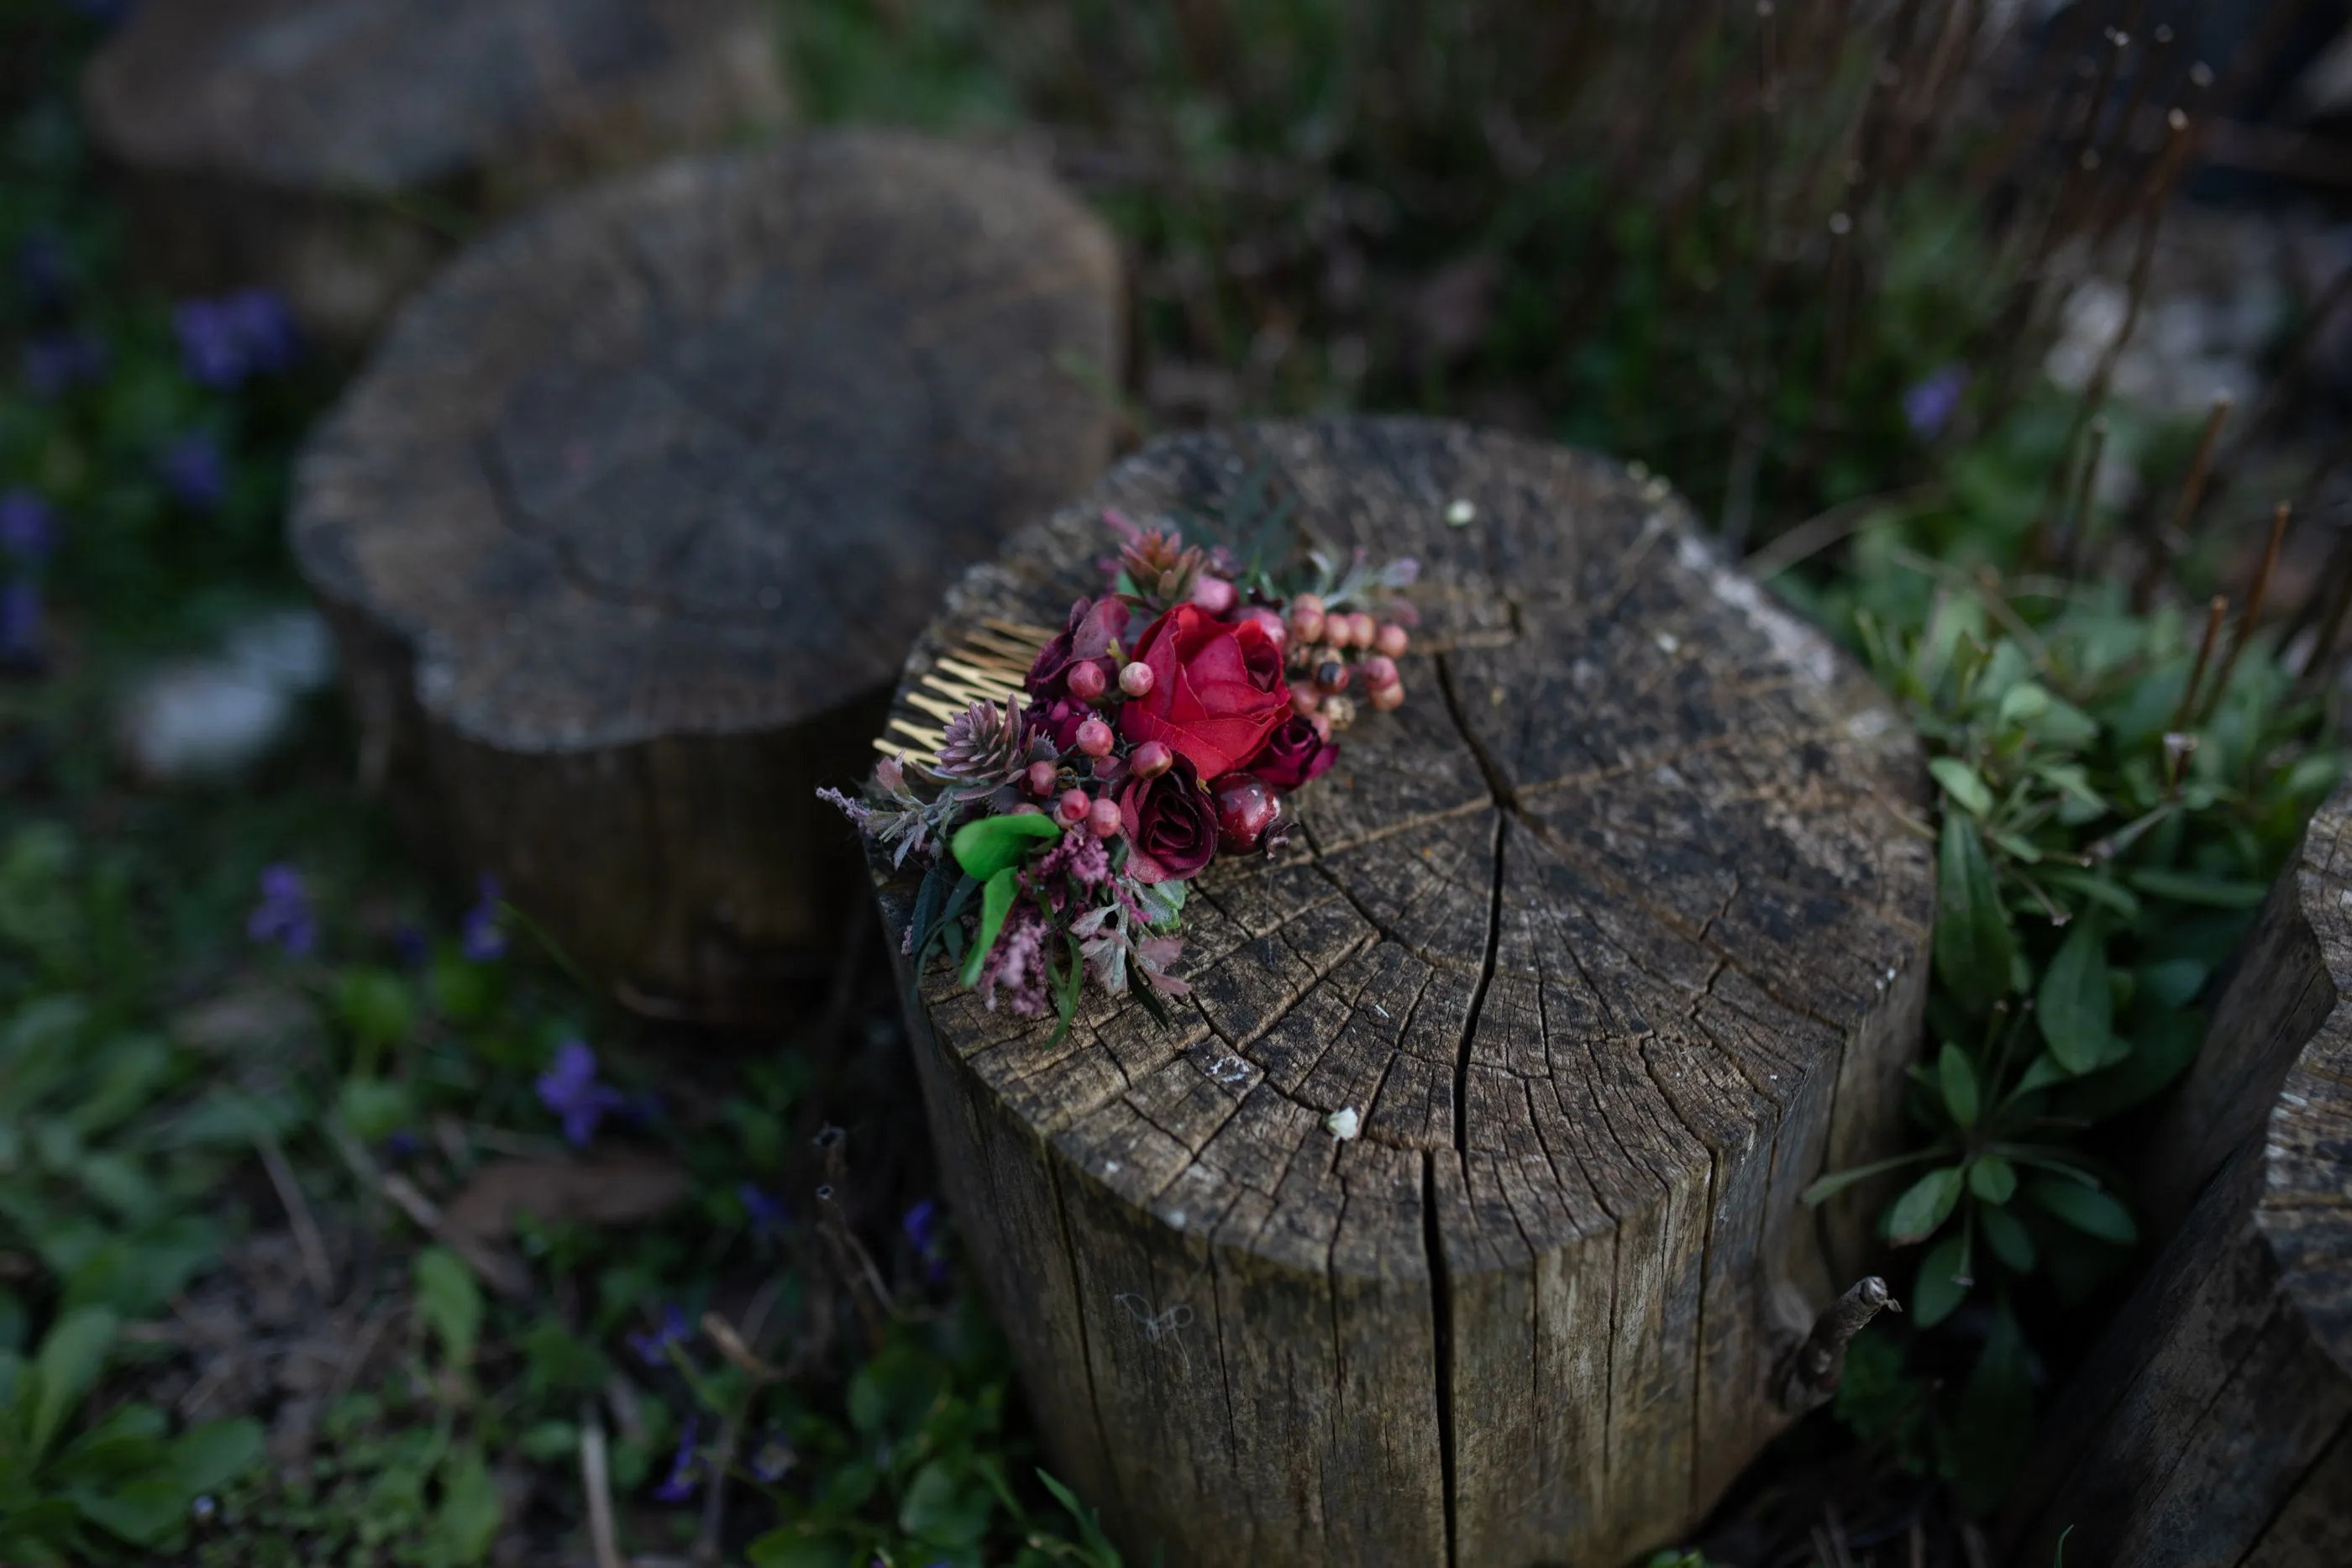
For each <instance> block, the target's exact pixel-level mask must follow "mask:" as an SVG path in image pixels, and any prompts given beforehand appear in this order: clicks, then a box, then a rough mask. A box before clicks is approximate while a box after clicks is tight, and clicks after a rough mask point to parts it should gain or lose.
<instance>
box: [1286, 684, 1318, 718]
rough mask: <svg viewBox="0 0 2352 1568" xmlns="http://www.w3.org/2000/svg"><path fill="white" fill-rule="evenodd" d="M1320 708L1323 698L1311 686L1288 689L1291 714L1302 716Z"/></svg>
mask: <svg viewBox="0 0 2352 1568" xmlns="http://www.w3.org/2000/svg"><path fill="white" fill-rule="evenodd" d="M1320 706H1323V698H1322V696H1321V695H1320V694H1319V693H1318V692H1317V691H1316V690H1315V688H1314V687H1313V686H1293V687H1291V688H1290V711H1291V712H1293V713H1295V714H1299V715H1302V716H1304V715H1307V714H1311V713H1313V712H1314V711H1315V710H1316V709H1317V708H1318V707H1320Z"/></svg>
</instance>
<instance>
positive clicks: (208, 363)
mask: <svg viewBox="0 0 2352 1568" xmlns="http://www.w3.org/2000/svg"><path fill="white" fill-rule="evenodd" d="M172 329H173V332H174V333H176V334H177V335H178V337H179V340H180V361H181V363H182V364H183V365H184V366H185V367H186V369H187V372H188V374H189V376H190V377H192V378H193V379H194V380H195V381H197V382H202V383H203V384H204V385H205V386H208V387H216V388H218V389H220V390H222V391H224V392H226V391H228V390H230V389H232V388H235V387H236V386H238V385H239V384H241V383H242V382H244V381H245V379H246V378H247V377H248V376H254V375H264V374H268V373H269V372H271V371H282V370H284V369H285V368H286V367H287V366H288V365H289V364H291V363H293V361H294V356H295V354H296V352H297V350H298V348H299V343H298V340H297V339H296V336H295V331H294V319H293V318H292V317H291V316H289V315H288V314H287V312H286V307H285V306H284V305H283V304H281V303H280V302H279V300H278V296H276V295H275V294H272V293H270V292H269V291H268V289H264V288H247V289H241V290H239V291H238V292H236V293H235V294H226V295H223V296H222V297H221V298H218V299H186V300H183V301H181V303H180V304H179V305H178V306H177V307H176V308H174V309H173V312H172Z"/></svg>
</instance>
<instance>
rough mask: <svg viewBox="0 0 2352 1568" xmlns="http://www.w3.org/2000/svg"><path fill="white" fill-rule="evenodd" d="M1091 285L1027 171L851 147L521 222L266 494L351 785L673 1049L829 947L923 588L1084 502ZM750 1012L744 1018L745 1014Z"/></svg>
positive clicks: (359, 387) (1100, 355)
mask: <svg viewBox="0 0 2352 1568" xmlns="http://www.w3.org/2000/svg"><path fill="white" fill-rule="evenodd" d="M1117 345H1118V262H1117V256H1116V252H1115V248H1114V246H1113V244H1112V242H1111V240H1110V238H1109V236H1108V234H1107V233H1106V232H1105V231H1104V229H1103V228H1102V227H1101V225H1099V224H1097V222H1096V221H1095V219H1094V218H1093V217H1092V216H1091V215H1090V214H1087V211H1086V210H1085V209H1084V208H1083V207H1081V206H1080V205H1078V204H1076V202H1075V201H1073V200H1072V199H1070V198H1069V197H1068V196H1066V194H1065V193H1062V191H1061V190H1060V189H1059V188H1058V187H1056V186H1055V185H1054V184H1052V183H1049V182H1048V181H1046V180H1045V179H1044V178H1043V177H1041V176H1039V175H1036V174H1034V173H1032V172H1028V171H1026V170H1024V169H1022V168H1019V167H1015V166H1012V165H1009V164H1007V163H1004V162H999V161H997V160H994V159H992V158H989V157H985V156H982V155H981V154H978V153H974V152H967V151H963V150H959V149H955V148H950V147H947V146H943V145H940V144H937V143H933V142H929V141H921V140H919V139H915V138H911V137H902V136H896V135H885V134H875V133H847V134H842V135H837V136H824V137H817V138H812V139H810V140H809V141H806V142H803V143H801V144H799V145H795V146H793V147H790V148H786V149H781V150H775V151H771V152H761V153H758V154H751V155H743V156H737V157H730V158H723V159H716V160H708V161H698V162H683V163H679V164H675V165H672V166H669V167H667V168H665V169H663V170H660V171H657V172H652V173H650V174H647V175H644V176H639V177H635V178H632V179H630V180H627V181H625V182H623V183H618V184H615V185H613V186H611V187H608V188H605V189H603V190H600V191H598V192H596V193H592V194H589V195H585V196H583V197H581V198H579V199H576V200H574V201H571V202H568V203H565V204H562V205H559V206H556V207H553V208H551V209H549V210H546V211H544V212H541V213H539V214H534V215H532V216H531V217H530V218H527V219H525V220H522V221H520V222H519V223H517V224H516V225H512V226H510V227H509V229H507V230H506V231H504V232H503V233H501V234H500V235H498V236H496V237H495V238H493V239H491V240H490V241H488V242H487V243H485V244H484V245H483V246H479V247H478V248H477V249H475V250H474V251H472V252H470V253H468V254H467V256H465V257H463V258H462V259H461V260H459V261H458V262H457V263H456V264H455V265H454V266H453V267H450V268H449V269H448V271H447V272H446V274H444V275H443V276H442V277H440V278H438V279H437V280H436V282H435V283H434V284H433V286H432V287H430V288H429V289H427V290H426V291H425V293H424V294H422V295H421V296H420V297H419V298H417V299H416V301H415V303H414V304H412V305H411V306H410V307H409V308H407V309H406V310H405V311H404V313H403V314H402V316H401V319H400V320H399V321H398V323H397V324H396V326H395V327H394V329H393V330H392V332H391V333H390V334H389V335H388V337H387V338H386V340H384V342H383V345H382V347H381V349H380V350H378V352H377V353H376V355H375V357H374V359H373V362H372V363H371V364H370V365H369V367H368V369H367V371H366V372H365V373H364V374H363V375H362V377H361V378H360V379H359V380H358V381H357V382H355V383H354V385H353V386H352V389H351V390H350V392H348V393H347V395H346V396H345V398H344V400H343V402H342V403H341V406H340V407H339V408H338V409H337V410H336V411H335V412H334V413H333V414H332V415H331V418H330V419H329V420H327V421H326V422H325V423H324V424H323V425H322V426H321V427H320V431H319V433H318V434H316V435H315V437H314V438H313V441H312V444H311V446H310V450H309V451H308V452H307V453H306V454H305V455H304V458H303V461H302V463H301V465H300V466H299V472H298V476H297V482H296V495H295V498H294V503H293V507H292V519H291V525H290V526H291V533H292V538H293V545H294V550H295V555H296V558H297V559H298V561H299V564H300V566H301V568H302V570H303V572H304V574H305V576H306V577H307V578H308V579H309V580H310V584H311V585H312V587H313V588H314V589H315V590H316V591H317V593H318V594H319V596H320V599H321V601H323V602H324V603H325V605H326V606H327V609H328V611H329V613H330V617H331V620H332V621H333V622H334V623H335V625H336V627H337V631H338V634H339V638H340V641H341V644H342V651H343V654H344V661H345V666H346V670H347V674H348V676H349V678H350V680H351V682H352V688H353V691H354V695H355V697H356V699H357V704H358V707H359V711H360V715H361V719H362V727H363V730H364V746H365V749H366V753H367V756H366V758H365V762H364V770H365V771H366V772H367V773H368V774H369V775H371V776H372V777H378V778H382V777H390V778H392V779H396V780H400V781H401V782H402V783H403V785H404V789H405V790H406V792H407V797H408V798H409V799H411V800H428V801H430V802H431V803H432V804H433V805H434V806H435V807H436V808H437V814H436V821H434V823H433V826H432V830H431V831H433V832H434V833H435V834H436V841H446V842H447V844H448V846H449V849H450V852H451V855H452V858H454V859H455V860H457V862H458V864H459V867H460V868H461V869H463V870H464V871H466V872H467V873H469V874H470V873H473V872H475V871H482V872H488V873H496V874H497V875H498V876H499V877H500V878H501V879H502V880H503V882H504V883H505V886H506V889H507V891H508V893H509V896H511V897H512V898H513V899H514V901H515V902H516V903H517V904H519V905H520V907H521V908H522V909H524V910H525V911H526V912H528V913H530V915H533V916H535V917H536V918H538V919H539V920H541V922H542V923H544V924H545V925H547V926H549V927H550V928H551V930H553V931H554V933H555V934H556V935H557V936H559V937H560V938H561V939H562V941H563V943H564V944H565V946H567V947H568V948H570V949H571V950H572V953H573V954H574V956H577V957H578V958H580V959H581V960H582V961H583V962H584V963H586V964H587V965H588V966H590V967H592V968H593V969H594V970H596V971H598V972H599V973H602V974H606V975H610V976H613V977H617V978H618V979H619V980H621V981H622V982H623V983H624V985H625V987H626V988H629V989H628V990H626V991H625V995H634V996H636V997H637V998H639V999H641V1000H645V1001H646V1002H648V1004H649V1005H654V1006H656V1007H657V1008H658V1007H664V1006H669V1005H671V1004H676V1005H677V1006H678V1007H682V1008H684V1009H687V1010H689V1011H700V1012H702V1013H704V1014H705V1015H706V1016H707V1015H709V1014H710V1013H712V1012H720V1013H723V1012H725V1011H727V1010H728V1009H730V1008H734V1007H735V1006H736V1005H737V1004H736V1002H734V1001H730V1000H729V999H728V998H730V997H741V996H744V995H748V994H750V991H751V990H754V989H756V988H757V986H758V984H759V983H760V982H759V979H758V977H759V976H760V975H761V973H762V972H764V971H763V969H762V966H763V965H765V964H766V962H767V960H768V958H769V957H770V956H774V955H784V954H790V953H793V952H795V951H797V952H802V953H804V954H805V953H810V952H816V953H817V954H818V956H830V955H831V954H832V953H833V952H835V950H837V947H838V945H839V943H840V942H841V940H842V939H843V931H842V925H843V915H844V913H845V909H846V908H848V907H849V905H847V904H845V902H844V901H845V899H847V898H849V897H851V896H853V895H854V890H855V889H856V886H857V885H858V883H857V869H856V868H857V860H856V845H855V839H854V835H853V834H852V833H851V832H850V831H849V830H848V827H847V825H846V824H845V823H844V822H843V821H841V820H840V818H839V815H838V813H837V812H835V811H834V810H833V809H832V808H831V807H829V806H826V805H824V803H823V802H821V801H819V800H816V799H815V797H814V789H816V787H817V786H818V785H819V784H823V783H833V782H838V781H840V780H842V779H846V778H850V777H854V776H855V775H856V772H858V771H859V770H861V769H862V768H865V767H866V766H867V765H868V764H869V763H870V760H871V758H872V752H871V751H870V749H868V745H867V743H868V741H869V740H870V738H871V737H872V735H873V733H874V731H875V728H876V727H877V724H878V722H879V718H880V715H881V713H882V710H883V707H884V706H885V705H886V703H887V696H888V692H889V687H890V683H891V681H892V679H893V677H894V676H895V675H896V674H897V672H898V668H899V664H900V663H901V661H902V660H903V659H904V658H905V656H906V652H907V649H908V646H909V645H910V644H911V643H912V642H913V640H914V637H915V634H916V633H917V632H919V630H920V629H921V627H922V624H923V622H924V620H925V618H926V617H927V616H928V615H929V612H930V610H931V607H932V606H933V605H934V604H935V603H936V602H937V601H938V598H939V595H940V591H942V590H943V588H944V587H945V586H946V585H947V584H948V583H949V582H950V581H952V580H953V578H954V575H955V573H956V572H957V571H958V570H960V569H961V568H962V567H963V566H964V565H965V564H967V563H969V562H971V561H972V560H974V559H978V558H981V557H983V556H985V555H987V554H988V553H989V552H990V551H991V550H992V549H994V547H995V545H996V543H997V541H998V540H999V539H1000V538H1003V535H1004V534H1006V533H1007V532H1009V531H1010V530H1011V529H1012V528H1013V527H1015V526H1016V525H1018V524H1019V523H1020V522H1021V521H1023V520H1024V519H1025V518H1027V517H1034V516H1036V515H1037V514H1039V513H1040V512H1042V511H1044V510H1045V509H1046V508H1048V507H1052V506H1055V505H1057V504H1059V503H1061V502H1063V501H1065V500H1066V499H1067V498H1068V497H1072V496H1074V495H1076V494H1077V493H1079V492H1080V491H1082V490H1083V489H1084V488H1085V487H1086V486H1087V484H1088V483H1090V482H1091V481H1092V480H1093V479H1094V477H1095V476H1096V475H1097V474H1098V473H1099V472H1100V470H1101V467H1102V465H1103V464H1104V463H1105V462H1107V461H1108V457H1109V449H1110V440H1111V415H1110V413H1109V411H1108V409H1107V408H1105V407H1104V406H1103V405H1102V403H1101V402H1099V400H1098V399H1097V398H1096V397H1094V396H1093V395H1091V394H1090V393H1089V392H1087V391H1086V390H1084V386H1083V384H1082V381H1081V376H1080V375H1079V374H1073V373H1072V371H1071V367H1072V365H1074V364H1076V365H1080V366H1090V367H1094V368H1095V369H1096V370H1097V372H1098V373H1104V374H1111V375H1115V373H1116V356H1117ZM747 988H748V989H747Z"/></svg>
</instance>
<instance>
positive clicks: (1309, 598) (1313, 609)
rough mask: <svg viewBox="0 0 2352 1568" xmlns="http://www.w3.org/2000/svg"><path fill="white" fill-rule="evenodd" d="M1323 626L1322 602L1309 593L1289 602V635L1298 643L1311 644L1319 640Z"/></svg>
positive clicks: (1323, 630)
mask: <svg viewBox="0 0 2352 1568" xmlns="http://www.w3.org/2000/svg"><path fill="white" fill-rule="evenodd" d="M1325 630H1326V627H1325V625H1324V616H1323V601H1321V600H1320V599H1318V598H1317V597H1316V596H1315V595H1313V594H1311V593H1302V594H1300V595H1299V596H1298V597H1297V598H1296V599H1294V600H1292V601H1290V635H1291V636H1292V638H1293V639H1295V640H1296V641H1297V642H1300V643H1312V642H1315V641H1316V640H1318V638H1320V637H1321V636H1322V635H1323V633H1324V632H1325Z"/></svg>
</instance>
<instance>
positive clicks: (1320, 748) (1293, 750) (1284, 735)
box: [1249, 713, 1339, 789]
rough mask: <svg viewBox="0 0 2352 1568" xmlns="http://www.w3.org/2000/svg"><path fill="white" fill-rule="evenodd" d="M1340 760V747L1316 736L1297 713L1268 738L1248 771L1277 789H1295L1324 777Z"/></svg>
mask: <svg viewBox="0 0 2352 1568" xmlns="http://www.w3.org/2000/svg"><path fill="white" fill-rule="evenodd" d="M1338 760H1339V747H1337V746H1335V745H1333V744H1332V743H1331V742H1330V741H1328V740H1326V739H1324V738H1323V737H1321V736H1319V735H1318V734H1316V733H1315V725H1314V722H1313V721H1312V720H1310V719H1308V718H1307V716H1306V715H1304V714H1297V713H1294V714H1292V715H1291V716H1290V718H1289V721H1288V722H1287V723H1286V724H1284V725H1283V727H1281V728H1279V729H1277V730H1276V731H1275V732H1274V733H1273V734H1272V735H1269V736H1267V737H1265V747H1264V749H1262V750H1261V751H1259V752H1258V754H1257V755H1256V756H1255V757H1254V758H1251V759H1250V765H1249V770H1250V771H1251V772H1252V773H1255V774H1256V775H1257V776H1258V777H1259V778H1261V779H1265V781H1266V782H1267V783H1269V784H1271V785H1273V786H1274V787H1275V788H1276V789H1297V788H1298V787H1299V786H1300V785H1301V784H1305V783H1307V782H1309V781H1310V780H1313V779H1320V778H1322V777H1323V775H1324V774H1325V773H1327V772H1328V771H1330V768H1331V764H1333V763H1334V762H1337V761H1338Z"/></svg>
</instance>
